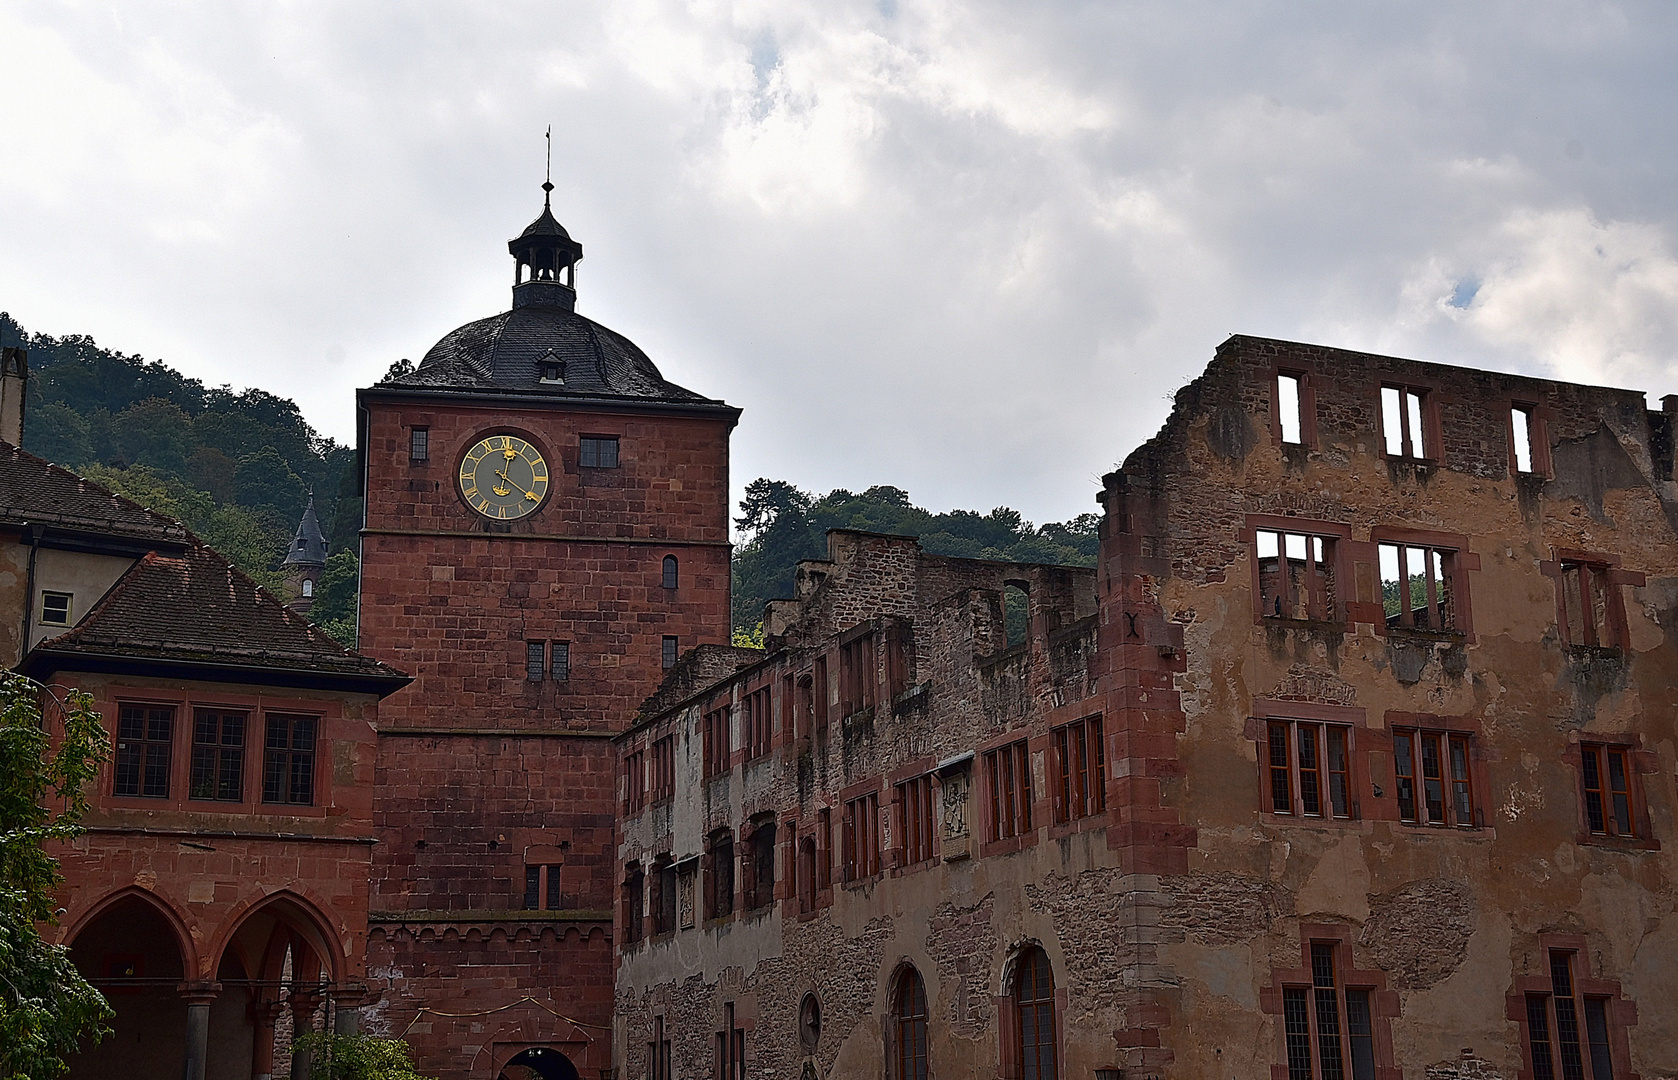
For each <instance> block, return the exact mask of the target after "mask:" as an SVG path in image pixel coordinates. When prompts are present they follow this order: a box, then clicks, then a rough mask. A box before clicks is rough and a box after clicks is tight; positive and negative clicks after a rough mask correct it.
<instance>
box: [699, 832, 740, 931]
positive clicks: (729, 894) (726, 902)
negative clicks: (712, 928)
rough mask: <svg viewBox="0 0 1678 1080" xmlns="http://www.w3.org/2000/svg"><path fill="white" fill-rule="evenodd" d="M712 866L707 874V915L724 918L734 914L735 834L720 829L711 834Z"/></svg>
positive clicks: (710, 854)
mask: <svg viewBox="0 0 1678 1080" xmlns="http://www.w3.org/2000/svg"><path fill="white" fill-rule="evenodd" d="M709 860H710V866H709V867H707V872H706V875H705V917H706V918H707V919H724V918H727V917H728V916H730V915H732V914H734V834H733V833H732V832H730V831H728V830H727V829H719V830H717V831H716V832H714V833H712V834H711V843H710V852H709Z"/></svg>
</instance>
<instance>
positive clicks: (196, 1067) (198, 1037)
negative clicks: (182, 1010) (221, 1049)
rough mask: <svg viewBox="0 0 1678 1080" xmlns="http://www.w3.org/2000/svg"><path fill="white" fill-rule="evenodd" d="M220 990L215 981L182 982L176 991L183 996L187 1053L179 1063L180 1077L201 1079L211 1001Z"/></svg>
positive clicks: (207, 1055) (207, 1050) (207, 1046)
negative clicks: (184, 1000) (184, 1001)
mask: <svg viewBox="0 0 1678 1080" xmlns="http://www.w3.org/2000/svg"><path fill="white" fill-rule="evenodd" d="M219 989H221V988H220V987H219V986H217V985H215V984H214V983H183V984H182V985H181V986H180V988H179V990H180V995H181V996H182V997H183V998H185V999H186V1056H185V1059H184V1060H183V1061H182V1063H181V1077H182V1080H204V1069H205V1066H206V1065H207V1063H208V1062H209V1060H210V1002H212V1001H214V1000H215V999H216V991H217V990H219Z"/></svg>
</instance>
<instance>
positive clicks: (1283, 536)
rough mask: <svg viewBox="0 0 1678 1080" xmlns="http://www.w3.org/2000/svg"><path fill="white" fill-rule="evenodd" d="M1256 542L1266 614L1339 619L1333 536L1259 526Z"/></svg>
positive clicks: (1262, 605) (1261, 602)
mask: <svg viewBox="0 0 1678 1080" xmlns="http://www.w3.org/2000/svg"><path fill="white" fill-rule="evenodd" d="M1254 543H1255V548H1256V554H1257V555H1258V571H1259V611H1260V612H1261V613H1262V614H1263V615H1264V616H1265V617H1266V618H1279V619H1314V620H1317V621H1327V622H1332V621H1335V620H1336V618H1337V613H1338V610H1339V608H1338V601H1337V596H1336V590H1335V566H1334V547H1335V545H1334V537H1332V536H1313V535H1310V534H1307V533H1291V532H1274V531H1272V530H1269V529H1259V530H1257V531H1256V532H1255V533H1254Z"/></svg>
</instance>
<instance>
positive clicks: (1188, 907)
mask: <svg viewBox="0 0 1678 1080" xmlns="http://www.w3.org/2000/svg"><path fill="white" fill-rule="evenodd" d="M1283 380H1289V382H1288V383H1287V385H1283ZM1383 397H1385V398H1386V399H1387V403H1388V405H1389V408H1390V406H1391V405H1392V404H1394V403H1396V404H1397V405H1398V407H1399V415H1398V416H1397V417H1396V418H1392V419H1389V418H1388V417H1387V416H1385V415H1384V414H1383ZM1295 401H1297V402H1298V405H1297V406H1294V404H1293V402H1295ZM1393 420H1396V424H1397V427H1396V430H1395V429H1394V425H1393ZM1670 445H1671V417H1670V416H1669V415H1668V414H1666V413H1665V412H1650V411H1648V410H1647V408H1646V406H1645V404H1644V400H1643V397H1642V395H1641V394H1639V393H1635V392H1631V391H1624V390H1612V389H1602V388H1595V387H1584V386H1573V385H1568V384H1562V383H1555V382H1549V381H1544V380H1536V379H1527V378H1521V377H1518V376H1513V375H1505V374H1499V373H1493V372H1483V371H1471V370H1464V369H1460V368H1449V367H1443V366H1439V365H1433V364H1423V363H1417V362H1414V361H1408V360H1401V359H1396V358H1391V357H1381V356H1372V355H1367V354H1361V353H1352V352H1346V351H1343V350H1337V349H1327V348H1322V347H1317V346H1308V345H1299V344H1294V343H1290V342H1279V341H1269V340H1263V339H1255V338H1245V337H1236V338H1232V339H1230V340H1229V341H1227V342H1225V343H1224V345H1223V346H1221V347H1220V348H1219V350H1218V352H1217V355H1216V357H1215V358H1214V360H1213V361H1212V363H1211V365H1210V366H1209V367H1208V368H1207V369H1206V371H1205V372H1204V374H1202V375H1201V376H1200V377H1199V378H1198V379H1196V380H1195V381H1194V382H1193V383H1191V384H1190V385H1189V386H1187V387H1185V388H1184V390H1182V391H1181V392H1180V393H1179V394H1178V397H1177V402H1176V408H1175V410H1174V411H1173V413H1172V415H1171V417H1170V419H1169V420H1168V421H1167V423H1166V425H1165V427H1164V428H1163V429H1162V430H1161V432H1160V433H1159V435H1157V436H1156V437H1155V438H1154V439H1153V440H1152V441H1150V442H1149V443H1148V444H1146V445H1145V446H1143V447H1142V448H1141V449H1139V450H1137V451H1136V452H1135V453H1134V454H1132V455H1131V456H1130V457H1129V458H1128V459H1127V460H1126V461H1125V463H1124V466H1123V467H1122V468H1121V469H1120V470H1118V471H1117V472H1115V473H1114V474H1112V475H1111V476H1109V477H1108V478H1107V481H1106V485H1105V492H1104V499H1105V503H1106V509H1107V515H1106V521H1105V526H1104V527H1105V531H1104V533H1103V574H1104V581H1103V591H1104V596H1111V597H1113V598H1114V602H1112V603H1110V604H1104V609H1103V620H1104V621H1103V627H1102V633H1103V638H1102V645H1101V650H1102V657H1103V662H1104V663H1114V664H1115V666H1120V667H1128V668H1132V669H1135V670H1136V672H1137V673H1136V676H1135V678H1134V679H1131V680H1129V682H1130V684H1131V687H1132V688H1131V689H1128V690H1126V691H1124V693H1126V695H1127V696H1128V698H1129V703H1130V705H1131V706H1132V712H1131V714H1130V715H1132V716H1139V717H1143V718H1145V723H1144V724H1143V725H1142V726H1141V729H1140V730H1138V729H1137V728H1136V726H1135V725H1133V724H1131V723H1128V722H1127V723H1126V724H1125V725H1123V727H1124V729H1126V731H1127V737H1130V738H1136V737H1137V736H1140V741H1139V742H1138V743H1136V744H1135V745H1133V747H1132V748H1131V750H1130V752H1128V753H1126V752H1124V751H1121V750H1120V749H1119V748H1115V752H1114V757H1115V759H1117V758H1120V757H1128V758H1129V759H1130V761H1131V762H1132V772H1131V776H1130V777H1129V778H1128V779H1124V780H1115V781H1114V783H1115V784H1121V785H1124V786H1126V787H1128V788H1129V790H1124V791H1123V793H1122V794H1121V796H1120V799H1119V801H1120V802H1121V803H1122V804H1124V806H1125V807H1126V809H1124V810H1121V811H1120V813H1121V814H1122V815H1128V816H1130V817H1131V818H1132V820H1133V824H1132V825H1130V826H1129V829H1130V830H1131V832H1130V835H1129V836H1127V837H1126V838H1125V839H1124V843H1125V845H1127V847H1126V850H1130V851H1134V852H1136V853H1137V855H1138V857H1137V858H1136V859H1135V860H1134V862H1133V863H1132V864H1131V865H1132V867H1133V869H1134V870H1135V871H1137V873H1138V874H1139V875H1140V876H1139V877H1138V879H1137V882H1136V883H1137V885H1138V889H1137V891H1136V895H1137V896H1138V897H1143V898H1146V901H1147V908H1148V910H1147V911H1146V912H1144V919H1143V921H1144V922H1146V923H1149V924H1151V925H1152V930H1151V931H1150V932H1149V933H1148V934H1147V938H1148V941H1149V944H1148V946H1147V953H1148V955H1147V957H1146V958H1145V959H1146V960H1147V961H1148V963H1149V964H1150V965H1151V966H1150V968H1149V972H1151V974H1148V975H1146V976H1144V977H1143V978H1142V979H1141V980H1140V981H1141V982H1143V983H1144V984H1146V983H1149V982H1152V983H1153V984H1154V985H1156V986H1157V987H1158V990H1157V992H1155V993H1154V994H1153V995H1152V1002H1151V1006H1150V1007H1149V1008H1148V1009H1146V1010H1145V1017H1146V1018H1145V1019H1144V1021H1143V1022H1142V1023H1141V1024H1136V1023H1128V1022H1127V1025H1126V1027H1127V1028H1128V1029H1129V1036H1128V1037H1127V1036H1126V1034H1125V1032H1124V1031H1121V1033H1120V1038H1119V1042H1120V1049H1121V1051H1122V1053H1123V1063H1124V1064H1125V1066H1126V1068H1127V1073H1126V1075H1127V1076H1128V1075H1132V1073H1131V1071H1129V1070H1136V1074H1138V1075H1164V1074H1165V1072H1166V1071H1169V1072H1170V1074H1172V1075H1186V1076H1214V1075H1241V1076H1258V1075H1263V1074H1264V1073H1266V1072H1268V1073H1270V1075H1272V1076H1274V1077H1277V1078H1278V1080H1281V1078H1287V1077H1303V1076H1312V1077H1315V1076H1320V1075H1322V1071H1321V1070H1322V1068H1323V1064H1322V1062H1321V1060H1320V1059H1318V1057H1317V1055H1316V1053H1315V1052H1313V1053H1311V1054H1306V1055H1305V1056H1304V1057H1303V1058H1299V1059H1297V1060H1295V1059H1290V1057H1289V1048H1290V1041H1289V1040H1290V1037H1292V1036H1291V1033H1292V1032H1294V1031H1298V1032H1300V1033H1303V1035H1304V1036H1306V1037H1310V1038H1316V1037H1317V1036H1318V1035H1320V1033H1321V1031H1322V1030H1324V1025H1325V1024H1326V1023H1327V1022H1328V1020H1327V1018H1325V1017H1324V1016H1321V1015H1318V1013H1317V1012H1316V1011H1315V1010H1316V1008H1317V1006H1316V1005H1314V1004H1309V1002H1311V1001H1314V1000H1315V999H1311V998H1308V996H1298V995H1309V994H1313V993H1315V988H1316V987H1320V986H1322V985H1323V984H1324V983H1323V981H1324V980H1325V979H1328V980H1332V981H1333V986H1334V991H1333V992H1334V994H1336V995H1338V997H1337V998H1336V1000H1337V1002H1338V1003H1339V1004H1340V1006H1341V1007H1342V1008H1343V1009H1349V1010H1352V1011H1353V1012H1357V1013H1358V1016H1359V1019H1358V1023H1359V1025H1360V1026H1359V1031H1360V1034H1359V1035H1358V1037H1357V1040H1353V1038H1352V1036H1351V1035H1350V1034H1349V1029H1348V1028H1346V1027H1344V1026H1342V1027H1341V1028H1340V1034H1339V1036H1337V1038H1336V1039H1331V1040H1330V1041H1331V1043H1335V1044H1336V1045H1337V1046H1338V1047H1339V1049H1338V1050H1337V1051H1336V1052H1338V1053H1341V1054H1342V1055H1343V1060H1344V1061H1345V1062H1346V1067H1347V1068H1348V1069H1351V1068H1352V1067H1353V1065H1354V1064H1355V1063H1358V1062H1362V1063H1363V1065H1364V1066H1365V1067H1367V1068H1368V1069H1370V1070H1373V1075H1377V1076H1388V1077H1396V1076H1398V1075H1400V1073H1401V1072H1402V1074H1403V1075H1420V1074H1421V1073H1422V1072H1423V1071H1424V1070H1425V1071H1426V1072H1427V1074H1428V1075H1429V1076H1435V1075H1438V1076H1459V1075H1460V1076H1468V1075H1475V1076H1493V1075H1496V1076H1503V1077H1509V1078H1513V1077H1516V1076H1529V1077H1530V1076H1534V1075H1537V1074H1535V1072H1534V1054H1535V1053H1538V1054H1540V1055H1541V1056H1542V1054H1545V1053H1548V1054H1550V1055H1551V1060H1552V1061H1559V1060H1561V1059H1562V1056H1563V1055H1566V1054H1568V1053H1571V1052H1573V1051H1574V1050H1575V1049H1577V1047H1575V1046H1562V1045H1561V1044H1560V1042H1558V1041H1557V1040H1560V1039H1562V1038H1563V1037H1562V1036H1561V1035H1559V1034H1558V1030H1559V1029H1557V1028H1556V1021H1555V1019H1554V1017H1555V1015H1556V1013H1555V1010H1556V1009H1557V1008H1559V1007H1560V1006H1559V1005H1558V1004H1557V1003H1556V1002H1557V1000H1558V999H1559V998H1560V997H1562V996H1565V993H1564V990H1566V989H1567V988H1566V987H1563V988H1562V989H1558V987H1562V983H1561V982H1557V981H1556V980H1555V979H1554V978H1553V972H1554V971H1555V970H1556V969H1555V967H1554V965H1556V964H1558V963H1559V964H1561V965H1562V968H1561V970H1562V971H1563V972H1564V973H1570V976H1569V977H1568V978H1569V979H1570V980H1571V981H1568V979H1564V980H1563V982H1566V983H1567V986H1568V987H1570V988H1571V989H1570V991H1568V992H1571V993H1572V994H1573V1006H1572V1007H1573V1008H1575V1009H1587V1010H1593V1009H1594V1010H1598V1011H1597V1013H1596V1015H1597V1016H1598V1018H1599V1019H1600V1020H1601V1024H1600V1025H1599V1027H1600V1030H1599V1032H1598V1034H1599V1035H1600V1036H1601V1045H1600V1047H1599V1049H1600V1051H1601V1052H1602V1053H1603V1054H1604V1055H1606V1057H1604V1058H1603V1059H1601V1060H1602V1062H1603V1063H1604V1065H1603V1067H1611V1068H1612V1075H1614V1076H1623V1075H1631V1074H1633V1073H1641V1074H1642V1075H1644V1076H1650V1075H1666V1074H1669V1073H1671V1072H1673V1071H1674V1069H1675V1068H1678V1029H1674V1028H1673V1027H1672V1025H1671V1024H1670V1023H1668V1022H1667V1021H1666V1020H1665V1019H1664V1018H1663V1019H1660V1020H1655V1019H1654V1017H1655V1016H1656V1014H1659V1013H1661V1012H1662V1011H1663V1010H1662V1008H1661V1006H1660V1005H1658V1004H1655V1003H1662V1002H1665V1001H1667V1000H1670V998H1671V996H1672V994H1673V993H1674V991H1675V990H1678V972H1675V971H1674V969H1673V968H1672V967H1671V965H1670V964H1667V963H1665V962H1663V961H1661V960H1658V959H1657V956H1661V955H1666V954H1667V953H1666V950H1667V949H1668V948H1669V946H1668V945H1667V944H1663V943H1668V942H1672V941H1674V940H1678V937H1675V935H1678V922H1674V921H1673V919H1672V917H1671V912H1672V909H1673V902H1674V899H1675V893H1674V883H1673V872H1674V869H1675V867H1674V865H1673V861H1672V855H1671V850H1672V848H1671V845H1672V843H1673V841H1674V832H1673V830H1674V827H1675V824H1678V823H1675V822H1674V820H1673V815H1674V810H1675V805H1674V804H1675V799H1674V790H1673V785H1672V775H1673V772H1674V765H1675V750H1674V728H1673V717H1674V706H1675V704H1678V701H1675V694H1678V690H1675V687H1678V650H1675V646H1674V642H1673V640H1672V638H1671V635H1670V632H1669V630H1668V629H1667V628H1668V627H1670V626H1672V625H1673V620H1674V618H1675V617H1678V609H1675V607H1674V603H1675V600H1674V598H1675V597H1678V574H1675V571H1678V566H1675V562H1678V546H1675V543H1674V541H1675V539H1678V536H1675V533H1674V522H1675V521H1678V512H1675V511H1678V507H1675V505H1674V502H1673V500H1672V496H1673V494H1674V487H1673V484H1672V482H1671V481H1672V458H1671V451H1670V449H1669V448H1670ZM1517 446H1518V449H1517ZM1401 552H1402V554H1403V555H1404V557H1405V559H1406V564H1407V567H1406V569H1407V571H1408V581H1405V580H1404V579H1403V577H1402V575H1401V573H1400V571H1399V569H1398V567H1397V565H1396V560H1397V557H1398V556H1399V554H1400V553H1401ZM1581 579H1583V580H1584V582H1585V584H1584V586H1583V587H1584V590H1585V592H1584V595H1583V599H1582V600H1581V593H1580V589H1581V586H1580V581H1581ZM1133 615H1134V616H1135V620H1134V621H1135V626H1134V633H1135V635H1136V636H1134V637H1133V636H1132V634H1133V628H1132V626H1131V625H1130V620H1131V619H1132V616H1133ZM1114 616H1118V617H1120V618H1123V619H1124V620H1126V621H1125V622H1124V623H1122V624H1121V623H1117V622H1116V620H1115V618H1114ZM1127 650H1128V652H1129V654H1130V655H1131V657H1133V658H1134V659H1135V661H1136V662H1135V663H1117V662H1118V661H1120V660H1121V659H1122V658H1123V657H1124V656H1125V654H1126V652H1127ZM1150 654H1152V656H1151V659H1150ZM1150 668H1151V669H1153V670H1152V672H1151V673H1150V672H1149V671H1148V670H1147V669H1150ZM1103 670H1104V671H1105V670H1109V669H1108V668H1105V667H1104V668H1103ZM1162 675H1163V676H1167V677H1165V678H1163V679H1162V678H1161V676H1162ZM1108 678H1109V682H1110V683H1112V684H1115V685H1111V686H1110V688H1109V691H1108V692H1109V695H1110V696H1111V695H1113V694H1116V693H1119V692H1120V690H1119V688H1118V686H1117V685H1116V684H1117V682H1118V681H1119V680H1116V679H1114V678H1112V677H1111V676H1109V677H1108ZM1162 699H1163V708H1158V707H1159V706H1160V705H1161V703H1162ZM1156 708H1157V709H1158V711H1153V710H1155V709H1156ZM1131 733H1134V734H1131ZM1139 759H1140V760H1139ZM1138 766H1140V767H1138ZM1611 769H1612V770H1613V771H1614V773H1615V775H1616V776H1617V777H1618V779H1615V777H1611V776H1609V771H1610V770H1611ZM1616 787H1617V788H1618V792H1617V793H1607V792H1608V791H1609V789H1610V788H1616ZM1605 793H1606V794H1605ZM1609 803H1616V805H1619V806H1620V809H1619V810H1618V811H1615V810H1610V809H1605V807H1607V806H1608V805H1609ZM1616 815H1618V816H1616ZM1191 824H1192V826H1193V827H1192V829H1188V828H1185V826H1186V825H1191ZM1633 910H1635V911H1637V912H1638V913H1639V914H1638V915H1637V916H1636V917H1633V918H1629V919H1628V918H1627V917H1625V916H1624V915H1623V914H1621V913H1622V912H1628V911H1633ZM1314 964H1315V965H1317V966H1316V967H1313V965H1314ZM1324 965H1327V966H1326V967H1325V966H1324ZM1325 973H1326V974H1325ZM1586 979H1590V980H1593V981H1592V983H1591V988H1590V989H1588V990H1587V989H1582V988H1583V987H1584V986H1585V983H1584V980H1586ZM1290 995H1295V997H1290ZM1290 1001H1297V1002H1300V1003H1307V1004H1308V1005H1309V1007H1306V1008H1303V1009H1300V1010H1298V1011H1296V1012H1294V1013H1292V1014H1290V1009H1293V1008H1294V1006H1293V1005H1291V1004H1289V1002H1290ZM1546 1010H1548V1012H1546ZM1366 1014H1367V1015H1366ZM1290 1015H1291V1016H1292V1019H1291V1020H1290ZM1346 1015H1349V1014H1346ZM1535 1016H1536V1017H1538V1018H1539V1019H1540V1022H1539V1023H1538V1025H1537V1030H1536V1036H1535V1025H1534V1022H1533V1019H1532V1018H1533V1017H1535ZM1545 1017H1548V1019H1547V1020H1545V1019H1544V1018H1545ZM1138 1028H1152V1029H1153V1030H1152V1031H1151V1032H1148V1031H1141V1030H1137V1029H1138ZM1127 1038H1128V1041H1129V1042H1130V1043H1131V1045H1128V1046H1126V1045H1124V1044H1125V1042H1126V1041H1127ZM1354 1041H1357V1045H1355V1046H1354V1045H1353V1042H1354ZM1302 1045H1303V1044H1302ZM1313 1045H1315V1044H1313ZM1464 1048H1468V1049H1464ZM1589 1051H1590V1048H1589V1047H1586V1048H1585V1049H1584V1050H1580V1051H1579V1052H1581V1053H1588V1052H1589ZM1290 1061H1292V1064H1291V1065H1290ZM1608 1063H1611V1065H1610V1064H1608ZM1595 1067H1596V1066H1593V1068H1595Z"/></svg>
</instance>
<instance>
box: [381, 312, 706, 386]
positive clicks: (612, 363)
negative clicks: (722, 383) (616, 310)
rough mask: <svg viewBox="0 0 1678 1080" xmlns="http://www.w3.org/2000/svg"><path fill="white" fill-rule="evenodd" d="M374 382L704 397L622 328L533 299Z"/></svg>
mask: <svg viewBox="0 0 1678 1080" xmlns="http://www.w3.org/2000/svg"><path fill="white" fill-rule="evenodd" d="M544 376H549V377H547V378H544ZM380 385H381V386H388V387H392V388H408V387H411V388H414V389H435V390H518V391H525V392H529V393H539V394H551V395H554V396H556V397H567V396H571V397H576V396H582V397H624V398H640V399H646V400H650V401H669V402H692V403H694V404H707V403H711V399H710V398H706V397H704V396H702V395H700V394H696V393H694V392H693V391H692V390H687V389H684V388H683V387H680V386H677V385H676V384H675V383H672V382H668V381H666V380H665V378H664V376H662V375H660V374H659V373H658V368H657V367H655V366H654V365H653V362H652V361H651V360H649V359H648V358H647V354H646V353H644V352H642V351H641V350H640V348H639V347H638V346H637V345H636V344H635V343H634V342H633V341H630V340H629V339H628V338H626V337H624V336H623V335H622V334H619V333H617V332H616V331H614V330H608V329H607V328H606V327H604V326H601V325H600V324H599V323H597V322H595V321H593V320H592V319H588V318H585V317H583V316H581V315H578V314H577V313H576V312H574V311H567V310H565V309H564V308H562V307H548V306H537V305H526V306H520V307H515V308H514V309H513V310H512V311H504V312H502V313H501V314H500V315H493V316H491V317H489V318H487V319H479V320H478V321H477V322H470V323H467V324H466V325H465V326H462V327H460V328H459V329H457V330H455V331H453V332H451V333H449V334H446V335H445V336H444V337H443V340H441V341H439V342H438V343H437V344H435V345H433V346H432V347H431V351H430V352H428V353H426V354H425V358H424V359H423V360H421V361H420V362H419V367H417V368H416V369H415V370H414V371H412V372H411V373H409V374H407V375H400V376H397V377H396V378H394V379H391V380H389V381H388V382H384V383H381V384H380Z"/></svg>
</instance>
